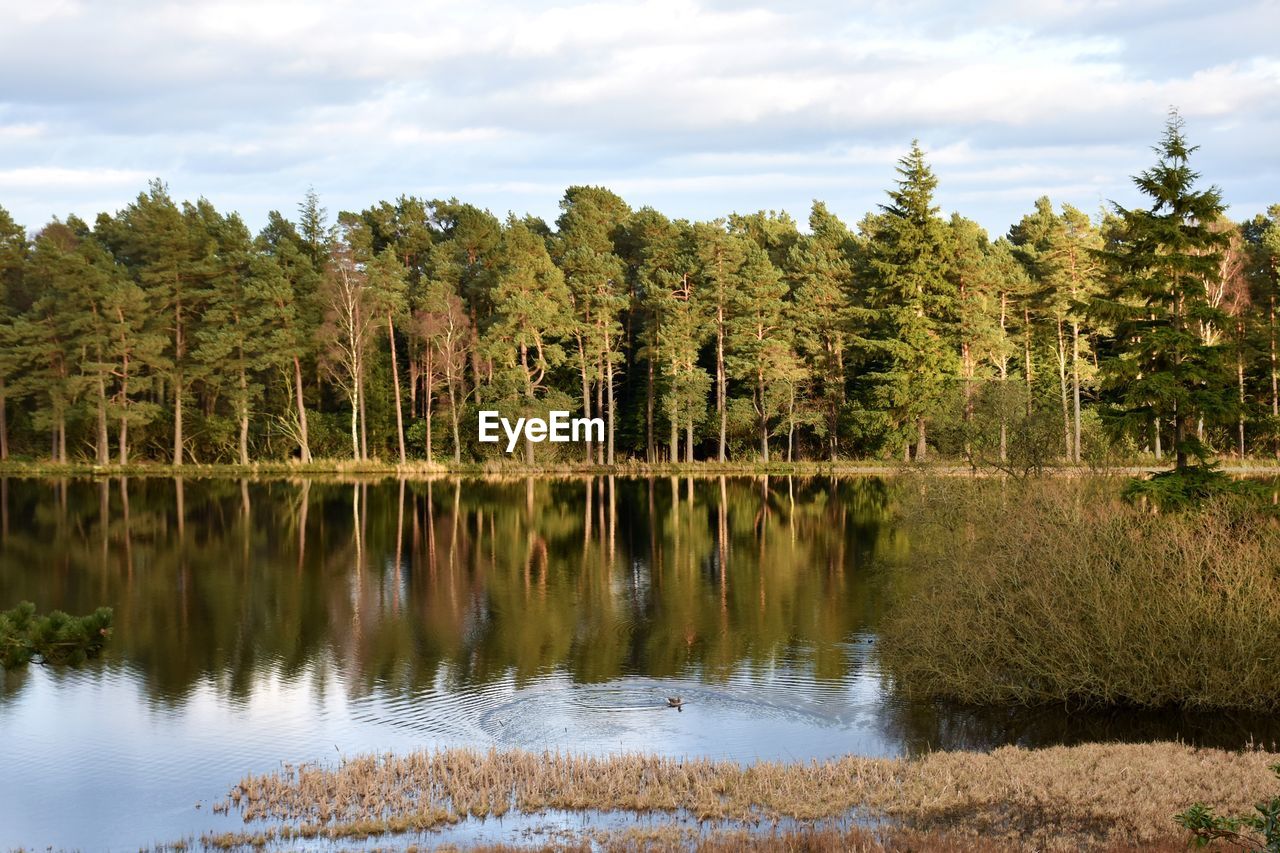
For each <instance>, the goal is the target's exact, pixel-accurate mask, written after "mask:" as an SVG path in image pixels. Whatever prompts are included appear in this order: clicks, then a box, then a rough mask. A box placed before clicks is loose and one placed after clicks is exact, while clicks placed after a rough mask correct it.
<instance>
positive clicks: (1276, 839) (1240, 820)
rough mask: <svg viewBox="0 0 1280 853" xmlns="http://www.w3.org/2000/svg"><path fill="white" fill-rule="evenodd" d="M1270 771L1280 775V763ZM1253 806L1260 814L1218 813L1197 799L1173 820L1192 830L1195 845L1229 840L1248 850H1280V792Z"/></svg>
mask: <svg viewBox="0 0 1280 853" xmlns="http://www.w3.org/2000/svg"><path fill="white" fill-rule="evenodd" d="M1271 771H1272V772H1273V773H1275V774H1276V778H1277V779H1280V764H1275V765H1272V767H1271ZM1254 809H1255V811H1256V812H1257V814H1251V815H1219V814H1216V813H1215V812H1214V810H1213V809H1212V808H1211V807H1209V806H1206V805H1205V804H1204V803H1196V804H1195V805H1193V806H1191V807H1190V808H1189V809H1187V810H1186V811H1184V812H1180V813H1178V814H1177V815H1175V816H1174V820H1175V821H1177V822H1178V824H1179V825H1180V826H1182V827H1184V828H1186V829H1189V830H1190V831H1191V834H1192V836H1193V838H1194V843H1195V846H1196V847H1208V846H1209V845H1210V844H1212V843H1213V842H1214V841H1226V842H1227V843H1228V844H1232V845H1234V846H1236V847H1243V848H1244V849H1246V850H1262V851H1266V853H1280V796H1276V797H1272V798H1271V799H1270V800H1269V801H1267V802H1262V803H1258V804H1257V805H1256V806H1254ZM1249 833H1252V834H1249ZM1258 836H1260V837H1258Z"/></svg>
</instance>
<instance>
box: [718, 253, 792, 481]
mask: <svg viewBox="0 0 1280 853" xmlns="http://www.w3.org/2000/svg"><path fill="white" fill-rule="evenodd" d="M786 294H787V285H786V283H785V282H783V281H782V274H781V273H780V272H778V270H777V268H775V267H774V266H773V264H772V263H771V262H770V261H769V256H768V255H767V254H766V253H765V251H764V249H762V248H760V247H759V246H757V245H755V244H754V243H751V244H749V245H748V249H747V251H746V256H745V258H744V260H743V264H742V267H741V268H740V270H739V273H738V282H737V287H735V288H734V289H733V293H732V296H731V297H730V299H731V302H730V305H729V307H730V312H729V316H730V320H729V329H728V343H727V347H726V349H727V356H726V367H727V370H728V373H729V376H730V377H732V378H733V379H735V380H738V381H741V382H744V383H746V385H747V387H748V388H750V392H751V403H752V407H753V408H754V410H755V416H756V423H757V428H758V430H759V432H758V433H757V435H758V436H759V439H760V458H761V461H763V462H766V463H767V462H768V461H769V435H770V432H771V426H770V424H771V421H772V419H773V418H774V417H776V416H777V415H778V414H779V412H780V411H781V410H782V409H784V407H786V406H787V405H788V404H790V403H792V402H793V400H792V397H791V392H792V389H793V387H794V385H793V383H794V382H795V381H796V380H797V379H798V376H797V373H798V370H799V363H798V359H797V358H796V357H795V354H794V351H793V350H792V348H791V345H790V341H791V340H792V336H791V335H790V334H789V331H790V330H789V329H784V328H783V321H784V318H785V316H786V303H785V297H786Z"/></svg>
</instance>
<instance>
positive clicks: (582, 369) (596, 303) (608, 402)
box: [552, 187, 631, 465]
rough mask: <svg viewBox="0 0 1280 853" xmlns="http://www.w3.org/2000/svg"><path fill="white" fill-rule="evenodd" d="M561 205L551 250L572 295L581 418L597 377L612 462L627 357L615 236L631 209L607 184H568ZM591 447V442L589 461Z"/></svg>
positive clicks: (606, 451) (606, 455) (622, 277)
mask: <svg viewBox="0 0 1280 853" xmlns="http://www.w3.org/2000/svg"><path fill="white" fill-rule="evenodd" d="M560 210H561V214H560V218H559V219H557V220H556V228H557V231H558V233H557V235H556V237H555V239H553V240H552V247H553V252H552V255H553V257H554V259H555V261H556V263H557V265H558V266H559V267H560V269H561V271H562V272H563V274H564V279H565V284H566V285H567V286H568V288H569V294H570V296H571V297H572V300H573V307H574V317H575V320H576V322H575V325H574V338H575V341H576V346H577V354H576V361H577V363H578V369H579V373H580V375H581V377H582V413H583V417H590V416H591V399H590V397H591V393H590V386H591V384H592V381H591V379H589V377H593V378H594V384H595V387H596V391H597V394H598V395H599V396H600V397H602V398H603V399H600V400H598V402H597V406H596V411H597V413H598V414H601V415H603V416H604V417H605V447H604V448H602V450H603V453H602V454H601V456H602V458H601V459H600V460H599V461H602V462H604V463H605V464H607V465H612V464H613V461H614V449H615V430H616V426H617V412H616V398H615V391H616V389H615V387H614V379H615V377H614V372H615V370H616V368H617V365H618V364H619V363H620V362H621V361H622V357H623V354H622V352H621V344H622V341H623V335H622V332H623V328H622V323H621V320H620V315H621V314H622V312H623V310H625V309H626V307H627V302H628V300H627V292H626V274H625V273H626V271H625V268H624V267H623V263H622V259H621V258H619V257H618V255H617V253H616V252H615V248H616V247H615V244H614V241H615V239H616V237H617V235H618V231H619V229H620V228H621V226H622V223H623V222H624V221H625V220H626V218H627V217H628V216H629V215H630V214H631V210H630V208H628V207H627V205H626V202H624V201H623V200H622V199H621V198H619V197H618V196H617V195H615V194H614V193H612V192H610V191H609V190H606V189H604V188H603V187H570V188H569V189H568V190H566V191H565V194H564V198H563V199H562V200H561V202H560ZM601 404H603V405H601ZM591 451H592V448H591V443H590V442H587V445H586V453H587V458H588V460H590V458H591Z"/></svg>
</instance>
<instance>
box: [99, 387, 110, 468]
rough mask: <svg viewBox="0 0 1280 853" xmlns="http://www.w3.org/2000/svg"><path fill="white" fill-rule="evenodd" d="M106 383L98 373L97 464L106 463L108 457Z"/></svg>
mask: <svg viewBox="0 0 1280 853" xmlns="http://www.w3.org/2000/svg"><path fill="white" fill-rule="evenodd" d="M107 445H108V438H107V383H106V382H105V381H104V380H103V378H102V374H101V373H99V374H98V447H97V457H96V461H97V463H98V464H99V465H106V464H107V460H108V459H109V458H110V453H111V449H110V448H109V447H108V446H107Z"/></svg>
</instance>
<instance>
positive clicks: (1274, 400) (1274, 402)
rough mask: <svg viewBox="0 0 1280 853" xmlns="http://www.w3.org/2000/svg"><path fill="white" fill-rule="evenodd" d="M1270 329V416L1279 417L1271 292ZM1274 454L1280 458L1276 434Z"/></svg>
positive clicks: (1278, 370)
mask: <svg viewBox="0 0 1280 853" xmlns="http://www.w3.org/2000/svg"><path fill="white" fill-rule="evenodd" d="M1267 322H1268V325H1269V326H1270V330H1271V417H1272V418H1274V419H1280V364H1277V363H1276V296H1275V294H1274V293H1273V294H1271V305H1270V310H1269V316H1268V320H1267ZM1275 442H1276V445H1275V454H1276V458H1277V459H1280V435H1278V436H1276V440H1275Z"/></svg>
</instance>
